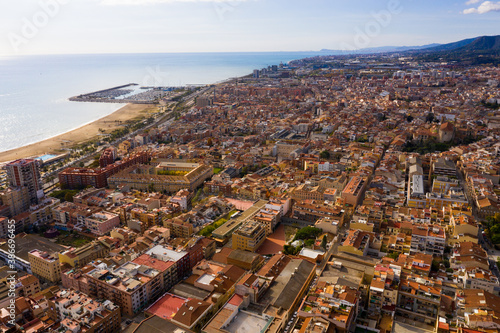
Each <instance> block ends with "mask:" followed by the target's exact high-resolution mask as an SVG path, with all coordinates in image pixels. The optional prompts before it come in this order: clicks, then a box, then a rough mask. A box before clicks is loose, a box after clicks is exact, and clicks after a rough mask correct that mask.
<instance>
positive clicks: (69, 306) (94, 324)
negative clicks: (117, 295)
mask: <svg viewBox="0 0 500 333" xmlns="http://www.w3.org/2000/svg"><path fill="white" fill-rule="evenodd" d="M48 305H49V307H50V309H51V313H52V314H53V316H54V317H56V318H57V320H59V321H60V326H61V327H62V328H63V329H64V330H65V331H66V332H72V333H115V332H120V330H121V315H120V308H119V307H118V306H117V305H115V304H114V303H113V302H111V301H110V300H103V301H98V300H96V299H94V298H92V297H90V296H89V295H86V294H84V293H82V292H80V291H77V290H74V289H63V290H60V291H57V292H56V293H55V294H54V296H53V297H52V298H50V299H49V300H48Z"/></svg>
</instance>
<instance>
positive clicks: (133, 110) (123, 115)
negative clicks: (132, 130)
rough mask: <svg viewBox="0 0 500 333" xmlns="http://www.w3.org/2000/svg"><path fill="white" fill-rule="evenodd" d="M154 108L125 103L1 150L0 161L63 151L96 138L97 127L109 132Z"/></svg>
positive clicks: (148, 105) (154, 107) (153, 106)
mask: <svg viewBox="0 0 500 333" xmlns="http://www.w3.org/2000/svg"><path fill="white" fill-rule="evenodd" d="M156 109H157V108H156V105H151V104H127V105H125V106H124V107H122V108H120V109H118V110H116V111H115V112H113V113H112V114H110V115H108V116H105V117H103V118H101V119H98V120H96V121H94V122H92V123H90V124H87V125H83V126H81V127H79V128H77V129H74V130H72V131H69V132H66V133H63V134H60V135H58V136H55V137H52V138H49V139H46V140H43V141H40V142H37V143H32V144H30V145H27V146H24V147H20V148H15V149H11V150H7V151H4V152H1V153H0V162H8V161H12V160H15V159H18V158H27V157H34V156H40V155H43V154H60V153H63V152H64V150H62V148H69V147H72V146H74V145H76V144H80V143H83V142H86V141H89V140H90V139H93V138H96V137H97V136H98V135H99V134H100V132H99V129H102V130H104V132H105V133H110V132H111V131H113V130H114V129H116V128H119V127H120V126H121V124H124V123H125V122H126V121H127V120H131V119H134V118H136V117H142V116H146V115H147V114H148V113H150V112H155V111H156Z"/></svg>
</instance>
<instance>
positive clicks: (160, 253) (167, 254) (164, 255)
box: [146, 245, 187, 262]
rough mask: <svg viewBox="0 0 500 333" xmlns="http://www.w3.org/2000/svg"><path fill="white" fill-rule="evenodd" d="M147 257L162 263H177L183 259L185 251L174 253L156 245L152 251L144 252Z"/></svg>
mask: <svg viewBox="0 0 500 333" xmlns="http://www.w3.org/2000/svg"><path fill="white" fill-rule="evenodd" d="M146 254H147V255H150V256H152V257H153V258H155V257H156V258H158V259H160V260H163V261H170V260H171V261H175V262H177V261H178V260H180V259H181V258H182V257H184V256H185V255H186V254H187V252H186V251H174V250H170V249H167V248H166V247H164V246H163V245H156V246H155V247H153V248H152V249H150V250H148V251H147V252H146Z"/></svg>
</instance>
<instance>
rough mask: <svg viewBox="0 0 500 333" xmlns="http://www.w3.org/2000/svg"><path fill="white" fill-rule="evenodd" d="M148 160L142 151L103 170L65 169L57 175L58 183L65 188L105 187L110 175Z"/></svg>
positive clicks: (148, 157) (147, 155)
mask: <svg viewBox="0 0 500 333" xmlns="http://www.w3.org/2000/svg"><path fill="white" fill-rule="evenodd" d="M149 159H150V155H149V153H148V152H145V151H142V152H138V153H135V154H133V155H130V156H128V157H126V158H124V159H122V160H120V161H117V162H115V163H113V164H109V165H107V166H106V167H104V168H96V169H89V168H66V169H64V170H63V171H62V172H60V173H59V183H60V184H61V185H62V186H65V187H67V188H80V187H86V186H93V187H95V188H101V187H106V186H107V185H108V178H109V177H111V176H112V175H114V174H116V173H117V172H120V171H121V170H124V169H125V168H128V167H130V166H132V165H135V164H140V163H146V162H149Z"/></svg>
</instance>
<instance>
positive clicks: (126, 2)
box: [100, 0, 246, 6]
mask: <svg viewBox="0 0 500 333" xmlns="http://www.w3.org/2000/svg"><path fill="white" fill-rule="evenodd" d="M243 1H246V0H101V2H100V4H101V5H105V6H138V5H154V4H161V3H174V2H219V3H222V2H224V3H231V2H232V3H235V2H243Z"/></svg>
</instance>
